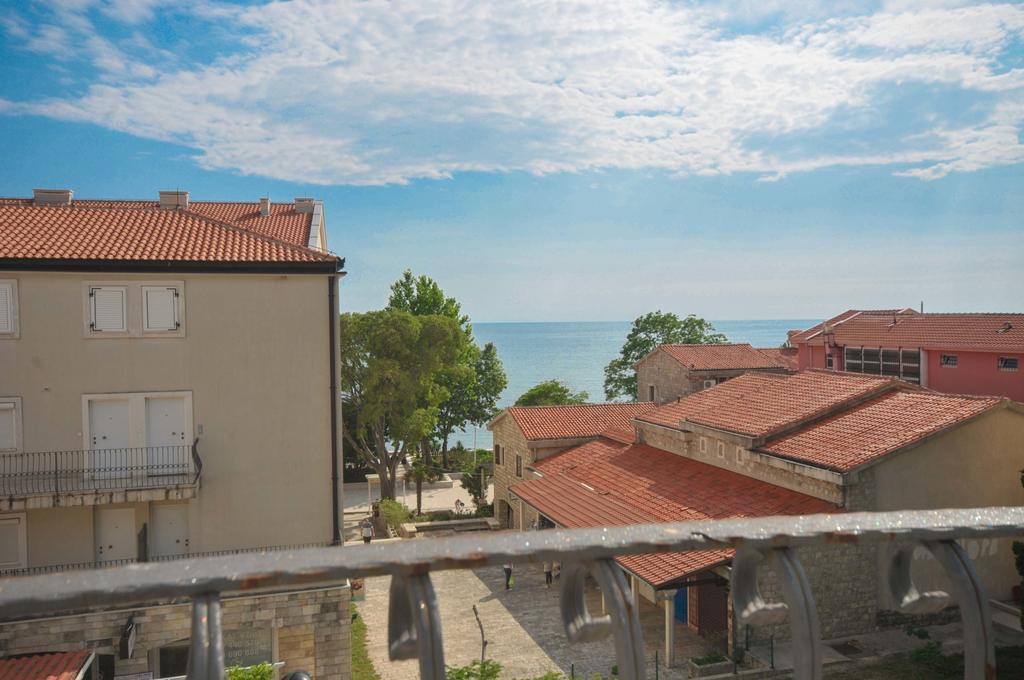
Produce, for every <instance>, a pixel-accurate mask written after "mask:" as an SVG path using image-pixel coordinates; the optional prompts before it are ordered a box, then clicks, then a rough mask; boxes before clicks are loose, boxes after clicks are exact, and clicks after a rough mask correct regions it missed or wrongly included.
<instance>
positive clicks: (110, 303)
mask: <svg viewBox="0 0 1024 680" xmlns="http://www.w3.org/2000/svg"><path fill="white" fill-rule="evenodd" d="M127 292H128V291H127V289H125V288H122V287H113V286H109V287H97V288H92V289H90V291H89V295H90V297H91V298H92V323H91V324H90V326H91V327H92V329H93V330H94V331H126V330H128V324H127V319H126V318H125V317H126V316H127V314H126V311H127V310H126V307H127V305H126V304H125V298H126V297H127Z"/></svg>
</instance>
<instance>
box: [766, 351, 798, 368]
mask: <svg viewBox="0 0 1024 680" xmlns="http://www.w3.org/2000/svg"><path fill="white" fill-rule="evenodd" d="M757 351H758V352H761V353H762V354H765V355H767V356H768V357H769V358H770V359H772V360H773V361H775V362H776V363H778V364H779V365H781V366H784V367H785V368H787V369H788V370H790V371H796V370H799V368H800V358H799V354H800V350H799V349H797V348H796V347H758V348H757Z"/></svg>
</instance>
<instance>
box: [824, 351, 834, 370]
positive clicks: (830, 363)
mask: <svg viewBox="0 0 1024 680" xmlns="http://www.w3.org/2000/svg"><path fill="white" fill-rule="evenodd" d="M834 365H835V364H834V363H833V361H832V353H831V352H829V353H828V354H826V355H825V368H832V367H833V366H834Z"/></svg>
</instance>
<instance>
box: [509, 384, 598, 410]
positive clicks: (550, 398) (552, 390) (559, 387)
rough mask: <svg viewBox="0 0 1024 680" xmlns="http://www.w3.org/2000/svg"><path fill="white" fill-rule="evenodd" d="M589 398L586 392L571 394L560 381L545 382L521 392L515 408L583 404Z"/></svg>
mask: <svg viewBox="0 0 1024 680" xmlns="http://www.w3.org/2000/svg"><path fill="white" fill-rule="evenodd" d="M589 398H590V395H589V394H587V393H586V392H573V391H572V390H571V389H569V387H568V386H567V385H566V384H565V383H563V382H561V381H560V380H545V381H544V382H542V383H538V384H536V385H534V386H533V387H531V388H530V389H528V390H526V391H525V392H523V394H522V395H520V397H519V398H518V399H516V406H559V405H562V404H585V403H587V400H588V399H589Z"/></svg>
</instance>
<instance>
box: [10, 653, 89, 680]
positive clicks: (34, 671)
mask: <svg viewBox="0 0 1024 680" xmlns="http://www.w3.org/2000/svg"><path fill="white" fill-rule="evenodd" d="M95 659H96V655H95V654H93V653H91V652H88V651H85V650H82V651H78V652H54V653H52V654H30V655H28V656H18V657H14V658H9V659H0V680H89V679H90V678H92V677H95V676H94V675H93V673H92V668H93V662H94V661H95Z"/></svg>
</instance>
